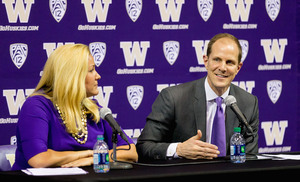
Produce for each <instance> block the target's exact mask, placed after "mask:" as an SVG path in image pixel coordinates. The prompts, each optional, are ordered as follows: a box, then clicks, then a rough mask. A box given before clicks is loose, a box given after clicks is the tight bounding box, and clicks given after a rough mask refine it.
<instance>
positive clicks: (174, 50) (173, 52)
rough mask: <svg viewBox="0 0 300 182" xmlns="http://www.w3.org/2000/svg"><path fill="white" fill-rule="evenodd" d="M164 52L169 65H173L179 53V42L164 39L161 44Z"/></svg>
mask: <svg viewBox="0 0 300 182" xmlns="http://www.w3.org/2000/svg"><path fill="white" fill-rule="evenodd" d="M163 49H164V54H165V57H166V59H167V61H168V62H169V64H170V65H173V64H174V63H175V61H176V59H177V57H178V55H179V42H178V41H166V42H164V44H163Z"/></svg>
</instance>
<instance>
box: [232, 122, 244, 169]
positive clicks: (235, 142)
mask: <svg viewBox="0 0 300 182" xmlns="http://www.w3.org/2000/svg"><path fill="white" fill-rule="evenodd" d="M245 151H246V148H245V139H244V137H243V135H241V128H240V127H236V128H234V134H233V135H232V137H231V139H230V159H231V162H233V163H244V162H245V161H246V153H245Z"/></svg>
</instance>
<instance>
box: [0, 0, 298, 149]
mask: <svg viewBox="0 0 300 182" xmlns="http://www.w3.org/2000/svg"><path fill="white" fill-rule="evenodd" d="M297 6H298V2H297V1H296V0H284V1H281V0H72V1H70V0H68V1H67V0H49V1H46V0H43V1H38V0H1V3H0V35H1V40H0V55H1V58H0V61H1V65H0V92H1V94H0V103H1V104H0V144H15V143H16V138H15V130H16V123H17V122H18V115H19V112H20V109H21V108H22V104H23V103H24V101H25V98H26V96H28V95H29V94H30V93H31V92H32V90H33V89H34V88H35V86H36V85H37V83H38V81H39V79H40V75H41V74H42V69H43V66H44V64H45V62H46V60H47V58H48V57H49V55H50V54H51V52H52V51H53V50H54V49H55V48H56V47H58V46H60V45H63V44H73V43H83V44H87V45H89V47H90V50H91V53H92V54H93V56H94V58H95V62H96V65H97V67H96V69H97V71H98V72H99V74H100V75H101V77H102V78H101V80H100V81H99V91H100V92H99V95H98V96H97V97H95V98H96V99H97V100H98V101H99V102H100V104H101V105H103V106H108V107H109V108H111V110H112V111H113V114H114V117H115V118H116V119H117V121H119V123H120V124H121V126H122V127H123V128H124V129H125V131H126V133H127V134H128V135H129V136H130V137H132V138H133V139H136V138H137V137H138V136H139V135H140V133H141V130H142V129H143V127H144V125H145V122H146V117H147V115H148V114H149V113H150V111H151V105H152V103H153V102H154V100H155V98H156V97H157V95H158V94H159V92H160V91H161V89H163V88H165V87H168V86H172V85H176V84H180V83H183V82H187V81H192V80H195V79H198V78H201V77H203V76H205V75H206V70H205V67H204V64H203V60H202V55H203V53H204V52H205V51H206V48H207V44H208V41H209V40H210V39H211V38H212V37H213V36H214V35H215V34H217V33H221V32H228V33H231V34H233V35H235V36H236V37H237V38H238V39H239V40H240V43H241V45H242V48H243V62H244V65H243V67H242V70H241V71H240V72H239V74H238V75H237V77H236V78H235V80H234V84H236V85H238V86H240V87H241V88H243V89H245V90H247V91H248V92H250V93H252V94H254V95H256V96H257V97H258V100H259V112H260V113H259V114H260V124H259V152H260V153H267V152H287V151H297V150H299V149H300V144H299V142H298V141H299V137H300V130H299V129H300V128H299V124H298V123H299V119H298V118H299V104H298V103H299V101H300V99H299V91H298V85H299V83H300V82H299V70H298V65H297V64H298V60H299V48H297V41H299V40H300V39H299V37H298V36H297V30H298V29H297V12H298V9H297ZM298 27H299V25H298Z"/></svg>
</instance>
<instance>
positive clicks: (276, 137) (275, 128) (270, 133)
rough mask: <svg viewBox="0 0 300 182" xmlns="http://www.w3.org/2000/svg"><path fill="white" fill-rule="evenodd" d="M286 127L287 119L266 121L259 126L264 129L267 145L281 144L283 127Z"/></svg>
mask: <svg viewBox="0 0 300 182" xmlns="http://www.w3.org/2000/svg"><path fill="white" fill-rule="evenodd" d="M287 127H288V121H287V120H284V121H279V122H278V121H274V122H271V121H267V122H262V123H261V128H262V129H263V130H264V134H265V139H266V144H267V146H272V145H274V142H275V145H282V143H283V139H284V133H285V129H286V128H287Z"/></svg>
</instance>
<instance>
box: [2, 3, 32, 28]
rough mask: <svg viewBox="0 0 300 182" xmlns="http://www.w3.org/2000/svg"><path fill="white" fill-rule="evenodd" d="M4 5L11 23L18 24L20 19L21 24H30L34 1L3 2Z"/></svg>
mask: <svg viewBox="0 0 300 182" xmlns="http://www.w3.org/2000/svg"><path fill="white" fill-rule="evenodd" d="M24 3H25V4H26V7H25V4H24ZM2 4H4V5H5V9H6V12H7V17H8V21H9V23H17V21H18V18H19V19H20V22H21V23H28V19H29V14H30V10H31V6H32V4H34V0H2Z"/></svg>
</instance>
